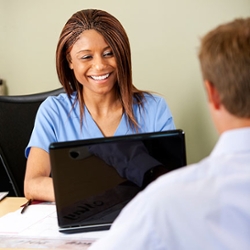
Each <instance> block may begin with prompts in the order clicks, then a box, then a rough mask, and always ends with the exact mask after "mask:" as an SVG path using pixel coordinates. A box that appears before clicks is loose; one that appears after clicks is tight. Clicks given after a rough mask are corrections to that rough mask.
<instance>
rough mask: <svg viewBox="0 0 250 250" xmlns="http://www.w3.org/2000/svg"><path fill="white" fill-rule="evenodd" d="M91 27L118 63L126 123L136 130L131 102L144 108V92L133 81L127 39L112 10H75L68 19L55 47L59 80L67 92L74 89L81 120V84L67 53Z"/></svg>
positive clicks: (119, 89)
mask: <svg viewBox="0 0 250 250" xmlns="http://www.w3.org/2000/svg"><path fill="white" fill-rule="evenodd" d="M90 29H93V30H96V31H97V32H99V33H100V34H101V35H102V36H103V37H104V39H105V41H106V42H107V44H108V45H109V46H110V47H111V49H112V51H113V54H114V56H115V58H116V63H117V79H118V82H117V84H116V86H117V94H118V96H119V98H120V100H121V103H122V106H123V111H124V113H125V115H126V116H127V118H128V121H129V125H130V126H131V128H134V129H136V130H137V129H138V123H137V121H136V119H135V117H134V114H133V103H134V102H136V103H137V104H138V105H139V107H142V108H143V99H144V92H143V91H140V90H138V89H137V88H136V87H135V86H134V85H133V83H132V66H131V51H130V44H129V39H128V36H127V34H126V31H125V30H124V28H123V26H122V25H121V23H120V22H119V21H118V20H117V19H116V18H115V17H114V16H112V15H111V14H109V13H107V12H105V11H102V10H96V9H87V10H81V11H78V12H76V13H75V14H73V16H72V17H71V18H70V19H69V20H68V21H67V23H66V24H65V26H64V28H63V30H62V32H61V35H60V38H59V41H58V45H57V50H56V69H57V74H58V78H59V81H60V83H61V84H62V86H63V87H64V89H65V91H66V93H67V94H68V96H70V95H71V94H72V93H73V92H74V91H77V93H78V95H77V97H76V98H77V99H78V100H79V103H80V113H81V121H82V119H83V111H84V108H83V107H84V99H83V95H82V89H83V86H82V84H80V83H79V82H78V81H77V79H76V78H75V75H74V72H73V71H72V70H71V69H70V68H69V64H68V60H67V57H68V56H69V52H70V51H71V49H72V46H73V45H74V43H75V42H76V41H77V39H78V38H79V36H80V35H81V34H82V32H83V31H85V30H90ZM75 101H76V100H75ZM73 105H74V104H73Z"/></svg>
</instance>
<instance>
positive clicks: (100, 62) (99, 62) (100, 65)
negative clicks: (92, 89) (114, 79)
mask: <svg viewBox="0 0 250 250" xmlns="http://www.w3.org/2000/svg"><path fill="white" fill-rule="evenodd" d="M93 66H94V67H95V68H96V69H97V70H102V69H104V68H105V60H104V58H103V57H101V56H96V57H95V58H94V60H93Z"/></svg>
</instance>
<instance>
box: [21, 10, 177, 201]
mask: <svg viewBox="0 0 250 250" xmlns="http://www.w3.org/2000/svg"><path fill="white" fill-rule="evenodd" d="M56 69H57V74H58V78H59V81H60V82H61V84H62V86H63V87H64V89H65V92H66V93H63V94H60V95H59V96H57V97H49V98H48V99H46V100H45V101H44V102H43V103H42V105H41V106H40V108H39V110H38V113H37V117H36V121H35V126H34V130H33V132H32V135H31V138H30V141H29V144H28V146H27V148H26V151H25V154H26V156H27V157H28V160H27V168H26V175H25V183H24V190H25V196H26V198H27V199H38V200H49V201H53V200H54V191H53V184H52V179H51V177H50V175H51V166H50V160H49V145H50V144H51V143H52V142H59V141H69V140H71V141H72V140H79V139H88V138H96V137H104V136H118V135H125V134H134V133H143V132H155V131H163V130H171V129H175V125H174V121H173V118H172V114H171V112H170V110H169V108H168V105H167V103H166V101H165V100H164V99H163V98H162V97H160V96H158V95H155V94H151V93H149V92H146V91H142V90H139V89H137V88H136V87H135V86H134V85H133V83H132V66H131V52H130V44H129V39H128V37H127V34H126V32H125V30H124V28H123V26H122V25H121V23H120V22H119V21H118V20H117V19H116V18H115V17H114V16H112V15H111V14H109V13H107V12H105V11H102V10H95V9H87V10H82V11H78V12H77V13H75V14H73V16H72V17H71V18H70V19H69V20H68V21H67V23H66V24H65V26H64V27H63V29H62V32H61V35H60V37H59V41H58V45H57V50H56Z"/></svg>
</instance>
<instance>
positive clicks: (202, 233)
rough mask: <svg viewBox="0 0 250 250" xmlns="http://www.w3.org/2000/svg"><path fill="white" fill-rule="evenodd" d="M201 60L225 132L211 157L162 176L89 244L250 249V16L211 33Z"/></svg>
mask: <svg viewBox="0 0 250 250" xmlns="http://www.w3.org/2000/svg"><path fill="white" fill-rule="evenodd" d="M199 59H200V64H201V70H202V74H203V78H204V84H205V89H206V93H207V99H208V105H209V108H210V111H211V116H212V118H213V121H214V124H215V126H216V128H217V130H218V132H219V134H220V138H219V140H218V142H217V144H216V146H215V148H214V149H213V151H212V153H211V155H210V156H209V157H207V158H205V159H203V160H202V161H201V162H199V163H197V164H193V165H190V166H188V167H185V168H182V169H179V170H177V171H173V172H171V173H169V174H166V175H164V176H162V177H159V178H158V179H157V180H156V181H155V182H153V183H152V184H151V185H149V186H148V187H147V188H146V189H145V190H144V191H142V192H141V193H140V194H139V195H137V197H136V198H135V199H133V200H132V202H130V203H129V204H128V205H127V206H126V207H125V209H124V210H123V211H122V212H121V214H120V215H119V216H118V218H117V219H116V221H115V222H114V224H113V225H112V227H111V229H110V231H109V232H107V235H105V236H104V237H103V238H101V239H100V240H98V241H97V242H96V243H94V244H93V245H92V246H91V247H90V248H89V249H91V250H96V249H104V250H110V249H115V250H122V249H126V250H134V249H136V250H146V249H150V250H152V249H171V250H173V249H174V250H177V249H192V250H196V249H197V250H198V249H199V250H201V249H240V250H244V249H250V18H246V19H237V20H234V21H233V22H230V23H226V24H223V25H220V26H218V27H217V28H215V29H214V30H212V31H211V32H209V33H208V34H207V35H206V36H205V37H204V38H203V39H202V40H201V48H200V52H199Z"/></svg>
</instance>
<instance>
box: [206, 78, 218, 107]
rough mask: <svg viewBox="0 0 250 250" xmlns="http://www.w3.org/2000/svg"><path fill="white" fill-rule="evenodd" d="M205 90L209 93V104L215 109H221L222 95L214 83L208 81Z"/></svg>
mask: <svg viewBox="0 0 250 250" xmlns="http://www.w3.org/2000/svg"><path fill="white" fill-rule="evenodd" d="M205 88H206V92H207V97H208V101H209V103H210V104H211V105H212V106H213V107H214V108H215V109H219V108H220V104H221V102H220V95H219V92H218V91H217V89H216V88H215V87H214V85H213V83H211V82H210V81H208V80H205Z"/></svg>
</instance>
